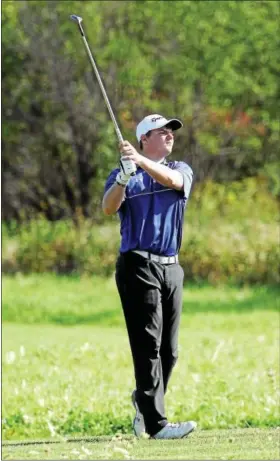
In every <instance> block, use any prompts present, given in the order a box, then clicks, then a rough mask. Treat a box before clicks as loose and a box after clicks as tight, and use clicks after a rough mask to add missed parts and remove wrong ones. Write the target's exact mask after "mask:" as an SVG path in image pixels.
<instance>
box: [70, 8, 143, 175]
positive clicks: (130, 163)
mask: <svg viewBox="0 0 280 461" xmlns="http://www.w3.org/2000/svg"><path fill="white" fill-rule="evenodd" d="M70 19H71V20H72V21H74V22H76V23H77V24H78V26H79V29H80V32H81V35H82V39H83V41H84V44H85V47H86V50H87V53H88V56H89V59H90V62H91V64H92V67H93V70H94V73H95V75H96V78H97V81H98V83H99V86H100V89H101V91H102V94H103V97H104V100H105V103H106V106H107V108H108V111H109V114H110V116H111V119H112V122H113V124H114V127H115V131H116V134H117V137H118V140H119V142H123V141H124V139H123V136H122V134H121V130H120V129H119V127H118V124H117V121H116V118H115V115H114V112H113V110H112V107H111V104H110V101H109V99H108V96H107V93H106V90H105V88H104V85H103V83H102V80H101V77H100V75H99V72H98V69H97V66H96V63H95V61H94V59H93V56H92V53H91V51H90V47H89V45H88V42H87V39H86V36H85V33H84V30H83V28H82V20H83V18H81V17H80V16H77V15H76V14H71V16H70ZM125 163H126V168H127V173H129V174H132V175H134V174H135V172H136V165H135V163H134V162H133V161H132V160H129V161H128V160H127V161H126V162H125Z"/></svg>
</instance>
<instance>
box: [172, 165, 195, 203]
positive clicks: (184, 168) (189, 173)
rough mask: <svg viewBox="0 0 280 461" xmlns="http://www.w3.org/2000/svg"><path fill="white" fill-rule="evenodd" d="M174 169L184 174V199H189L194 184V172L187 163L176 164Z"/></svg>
mask: <svg viewBox="0 0 280 461" xmlns="http://www.w3.org/2000/svg"><path fill="white" fill-rule="evenodd" d="M173 169H174V170H177V171H180V173H181V174H182V176H183V181H184V197H185V198H188V197H189V195H190V190H191V187H192V182H193V170H192V169H191V167H190V166H189V165H187V163H185V162H176V163H175V165H174V168H173Z"/></svg>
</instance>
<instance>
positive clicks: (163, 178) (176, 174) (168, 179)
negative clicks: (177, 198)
mask: <svg viewBox="0 0 280 461" xmlns="http://www.w3.org/2000/svg"><path fill="white" fill-rule="evenodd" d="M139 155H140V154H139ZM141 157H143V160H141V163H140V164H139V166H140V167H141V168H143V170H145V171H146V172H147V173H148V174H149V175H150V176H151V177H152V178H153V179H155V180H156V181H157V182H159V183H160V184H162V185H163V186H165V187H170V189H176V190H183V187H184V180H183V175H182V174H181V173H180V171H176V170H172V169H171V168H169V167H168V166H166V165H162V164H161V163H156V162H154V161H153V160H150V159H148V158H146V157H144V156H143V155H141Z"/></svg>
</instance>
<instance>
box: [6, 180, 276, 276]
mask: <svg viewBox="0 0 280 461" xmlns="http://www.w3.org/2000/svg"><path fill="white" fill-rule="evenodd" d="M277 216H278V203H277V201H276V200H275V199H274V198H273V196H272V195H271V194H270V193H269V191H268V186H267V181H266V180H264V178H262V177H259V178H254V179H253V178H249V179H247V180H244V181H240V182H235V183H232V184H231V186H230V187H229V186H228V185H226V184H217V183H212V182H210V181H209V182H206V183H203V184H201V185H197V186H195V187H194V190H193V193H192V196H191V199H190V204H189V207H188V210H187V213H186V223H185V229H184V238H183V242H182V247H181V251H180V263H181V264H182V266H183V268H184V270H185V280H186V281H201V280H207V281H208V282H211V283H219V282H232V283H241V284H243V283H277V282H278V281H279V272H278V267H279V266H278V264H279V236H278V223H277ZM2 227H3V259H2V267H3V271H4V272H10V273H15V272H18V271H20V272H23V273H30V272H39V273H44V272H55V273H58V274H73V275H74V274H88V275H89V274H94V275H99V276H110V275H111V274H113V272H114V270H115V260H116V257H117V253H118V248H119V242H120V235H119V223H118V218H117V217H112V218H110V219H108V223H107V224H106V225H105V224H104V225H96V224H95V223H94V222H93V221H92V220H90V219H85V218H83V217H82V216H81V215H80V216H76V219H75V223H74V222H72V221H70V220H68V221H66V220H61V221H57V222H54V223H52V222H50V221H47V220H45V219H43V218H41V219H39V220H31V221H30V222H27V223H25V224H22V225H20V226H17V225H16V223H10V227H8V226H6V225H5V224H3V226H2Z"/></svg>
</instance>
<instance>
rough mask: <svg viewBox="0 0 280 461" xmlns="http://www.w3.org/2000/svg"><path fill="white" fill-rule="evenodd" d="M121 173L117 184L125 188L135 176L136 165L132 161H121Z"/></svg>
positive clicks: (117, 178)
mask: <svg viewBox="0 0 280 461" xmlns="http://www.w3.org/2000/svg"><path fill="white" fill-rule="evenodd" d="M120 168H121V169H120V171H119V173H118V174H117V177H116V182H117V184H119V186H122V187H125V186H126V185H127V183H128V181H129V180H130V177H131V176H133V175H135V172H136V165H135V163H134V162H133V161H132V160H129V159H127V160H122V158H121V159H120Z"/></svg>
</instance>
